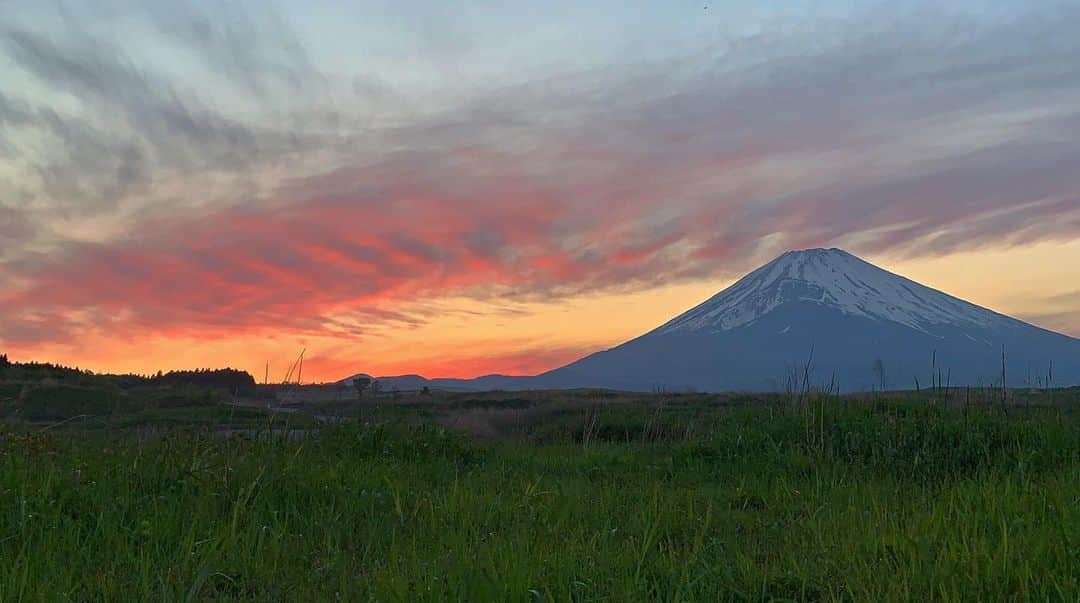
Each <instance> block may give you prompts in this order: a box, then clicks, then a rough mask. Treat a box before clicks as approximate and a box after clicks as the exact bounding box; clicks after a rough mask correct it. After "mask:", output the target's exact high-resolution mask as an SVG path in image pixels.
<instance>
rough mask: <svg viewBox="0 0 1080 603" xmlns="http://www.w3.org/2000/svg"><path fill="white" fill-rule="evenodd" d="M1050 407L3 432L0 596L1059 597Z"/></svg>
mask: <svg viewBox="0 0 1080 603" xmlns="http://www.w3.org/2000/svg"><path fill="white" fill-rule="evenodd" d="M563 410H565V409H563ZM1067 411H1068V409H1066V411H1064V412H1063V411H1062V410H1061V409H1057V408H1031V409H1026V408H1025V409H1016V408H1012V409H1008V411H1007V414H1006V413H1005V412H1003V411H1002V409H1000V408H983V407H979V408H967V409H963V410H958V409H953V410H947V409H943V408H940V407H934V406H930V405H926V404H913V403H889V404H878V405H854V404H846V403H841V402H835V401H829V402H819V403H817V404H808V405H805V406H803V407H800V408H791V407H785V406H780V405H775V404H772V405H763V406H758V407H749V408H747V407H720V406H715V407H710V406H698V407H694V408H690V407H684V408H680V407H679V406H678V405H669V406H665V407H664V408H663V409H661V410H658V409H657V408H656V407H651V408H650V407H647V406H642V407H636V406H635V407H625V408H614V407H605V408H604V409H603V411H602V412H601V414H600V416H599V418H598V420H597V421H596V428H595V430H594V431H595V437H594V438H593V439H592V441H591V443H590V444H588V445H583V444H582V443H581V440H582V432H583V427H582V416H581V415H580V414H575V413H573V412H569V411H566V412H564V411H560V412H557V413H554V414H553V415H552V416H553V417H554V418H553V419H551V420H550V421H547V420H545V421H544V423H543V425H541V426H539V427H538V428H536V429H532V430H531V431H527V432H522V433H521V434H520V435H521V437H520V439H518V440H517V441H495V442H487V443H476V442H474V441H470V440H468V439H466V438H465V437H464V436H462V435H460V434H457V433H453V432H450V431H447V430H445V429H443V428H441V427H438V426H436V425H433V424H430V423H416V422H413V423H411V424H410V423H408V422H400V423H395V424H392V425H390V424H383V423H376V424H370V423H369V424H363V423H358V422H349V423H345V424H341V425H337V426H333V427H328V428H325V429H323V430H322V431H320V432H318V433H317V434H315V433H312V434H310V435H309V436H308V437H305V438H303V439H300V440H296V439H286V438H280V437H279V438H265V437H263V438H221V437H216V436H213V435H209V434H208V433H199V432H197V431H196V432H192V431H191V430H184V431H171V430H167V431H164V432H159V433H157V434H152V435H146V434H145V433H143V434H139V433H135V434H116V433H110V432H101V431H97V432H85V433H83V432H64V433H63V434H59V433H57V432H55V431H49V432H46V433H44V434H42V433H39V432H26V431H21V432H20V431H11V432H8V433H7V434H6V435H4V436H2V437H0V600H2V601H8V600H23V599H25V600H79V601H82V600H233V599H247V600H258V601H266V600H300V601H311V600H368V599H374V600H401V601H417V600H420V601H423V600H431V601H442V600H511V601H534V600H560V601H561V600H576V601H635V600H703V601H713V600H739V601H750V600H754V601H759V600H852V601H879V600H965V601H966V600H987V601H988V600H1008V599H1018V600H1038V601H1046V600H1050V601H1075V600H1077V598H1078V597H1080V426H1078V424H1077V421H1076V419H1075V417H1074V416H1073V415H1072V414H1071V413H1070V412H1067ZM540 427H542V428H540Z"/></svg>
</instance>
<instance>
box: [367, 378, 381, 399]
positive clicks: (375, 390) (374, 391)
mask: <svg viewBox="0 0 1080 603" xmlns="http://www.w3.org/2000/svg"><path fill="white" fill-rule="evenodd" d="M368 389H369V390H370V391H371V395H372V396H374V397H376V398H378V397H379V392H381V391H382V383H379V382H378V381H375V380H374V379H373V380H372V381H371V385H369V386H368Z"/></svg>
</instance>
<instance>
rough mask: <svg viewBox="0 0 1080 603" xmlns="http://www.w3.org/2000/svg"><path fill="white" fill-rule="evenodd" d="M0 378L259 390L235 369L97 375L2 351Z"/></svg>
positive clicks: (242, 372) (21, 380)
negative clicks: (12, 357)
mask: <svg viewBox="0 0 1080 603" xmlns="http://www.w3.org/2000/svg"><path fill="white" fill-rule="evenodd" d="M0 380H3V381H16V382H31V383H33V382H48V381H52V382H57V383H65V384H71V385H90V384H104V383H109V384H112V385H113V386H117V387H120V388H122V389H128V388H132V387H140V386H151V387H154V386H160V387H175V386H193V387H203V388H212V389H225V390H229V391H232V392H238V393H242V394H250V393H252V392H254V391H255V378H254V377H252V376H251V374H249V373H247V372H245V371H241V370H237V369H233V368H224V369H195V370H174V371H169V372H167V373H163V372H161V371H158V373H157V374H156V375H135V374H123V375H111V374H101V375H96V374H94V372H93V371H88V370H83V369H80V368H77V367H69V366H63V365H59V364H51V363H47V362H12V361H11V360H10V359H9V358H8V356H7V354H2V355H0Z"/></svg>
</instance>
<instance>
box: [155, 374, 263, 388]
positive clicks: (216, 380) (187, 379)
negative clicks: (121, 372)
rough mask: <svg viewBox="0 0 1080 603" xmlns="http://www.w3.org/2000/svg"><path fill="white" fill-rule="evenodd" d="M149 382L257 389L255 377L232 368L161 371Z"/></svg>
mask: <svg viewBox="0 0 1080 603" xmlns="http://www.w3.org/2000/svg"><path fill="white" fill-rule="evenodd" d="M149 382H150V384H151V385H194V386H197V387H210V388H215V389H227V390H229V391H235V392H239V393H251V392H254V391H255V378H254V377H252V376H251V374H250V373H247V372H246V371H241V370H237V369H232V368H224V369H197V370H193V371H169V372H167V373H161V372H159V373H158V374H157V375H155V376H153V377H151V378H150V379H149Z"/></svg>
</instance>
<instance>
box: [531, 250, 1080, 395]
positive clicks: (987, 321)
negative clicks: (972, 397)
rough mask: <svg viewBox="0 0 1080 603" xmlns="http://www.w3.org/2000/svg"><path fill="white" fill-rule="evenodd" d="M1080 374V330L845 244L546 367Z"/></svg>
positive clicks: (621, 379)
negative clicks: (973, 295) (1054, 328)
mask: <svg viewBox="0 0 1080 603" xmlns="http://www.w3.org/2000/svg"><path fill="white" fill-rule="evenodd" d="M1003 349H1004V351H1005V355H1006V373H1007V375H1006V381H1007V383H1008V384H1009V385H1014V386H1020V385H1025V384H1030V385H1036V384H1039V383H1043V382H1045V380H1046V375H1047V373H1048V372H1049V369H1050V363H1051V362H1053V363H1054V378H1055V381H1054V382H1055V384H1058V385H1070V384H1076V383H1080V340H1077V339H1074V338H1071V337H1067V336H1065V335H1061V334H1058V333H1054V332H1051V331H1047V330H1045V329H1041V328H1039V327H1035V326H1033V325H1030V324H1027V323H1024V322H1022V321H1019V320H1016V319H1014V318H1010V317H1008V316H1004V315H1002V314H998V313H996V312H993V311H991V310H987V309H986V308H982V307H979V306H976V305H974V304H971V303H969V302H966V301H963V300H961V299H958V298H955V297H953V296H950V295H947V294H945V293H942V292H940V291H937V290H935V289H931V288H929V287H925V286H923V285H920V284H918V283H916V282H914V281H911V280H908V279H906V278H903V277H901V276H898V275H895V274H892V273H890V272H888V271H885V270H882V269H880V268H878V267H876V266H874V265H872V264H870V263H868V262H865V261H863V260H861V259H859V258H857V257H855V256H853V255H851V254H849V253H847V252H844V251H841V250H839V249H812V250H806V251H797V252H789V253H786V254H784V255H782V256H780V257H779V258H777V259H775V260H773V261H772V262H770V263H768V264H766V265H765V266H762V267H761V268H759V269H757V270H755V271H754V272H751V273H750V274H748V275H747V276H746V277H744V278H743V279H741V280H739V281H738V282H737V283H735V284H734V285H732V286H731V287H729V288H728V289H726V290H724V291H722V292H721V293H719V294H717V295H716V296H714V297H713V298H711V299H709V300H707V301H706V302H704V303H703V304H701V305H699V306H697V307H696V308H693V309H691V310H690V311H688V312H686V313H685V314H682V315H681V316H678V317H676V318H675V319H673V320H671V321H670V322H668V323H667V324H664V325H662V326H661V327H659V328H657V329H656V330H654V331H652V332H650V333H647V334H645V335H643V336H641V337H639V338H637V339H635V340H633V341H630V342H627V343H625V344H623V345H621V346H618V347H616V348H614V349H611V350H608V351H605V352H600V353H597V354H593V355H592V356H589V357H586V358H584V359H582V360H579V361H577V362H574V363H572V364H570V365H568V366H566V367H563V368H560V369H557V370H554V371H551V372H549V373H546V374H544V375H541V376H540V377H539V381H541V382H543V383H545V384H546V385H551V386H562V387H568V386H575V387H580V386H605V387H616V388H622V389H635V390H640V389H651V388H669V389H684V388H692V389H702V390H774V389H783V388H784V387H785V384H786V381H787V380H788V378H789V375H790V374H791V373H792V371H793V370H795V368H796V367H802V366H804V365H805V364H806V363H807V362H808V361H809V362H811V366H812V370H813V378H814V379H815V380H816V381H817V382H827V381H830V380H831V379H833V378H834V377H835V379H837V380H838V381H839V384H840V387H841V388H842V389H844V390H847V391H850V390H861V389H871V388H873V387H882V386H884V387H887V388H909V387H914V386H915V384H916V379H918V380H919V382H920V383H921V384H923V385H925V384H927V383H929V381H930V379H931V373H932V370H931V367H932V364H936V366H937V367H938V368H940V369H941V378H942V380H943V381H944V380H946V379H947V380H949V381H950V382H951V384H952V385H988V384H991V383H995V382H996V383H999V384H1000V382H1001V354H1002V350H1003Z"/></svg>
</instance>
